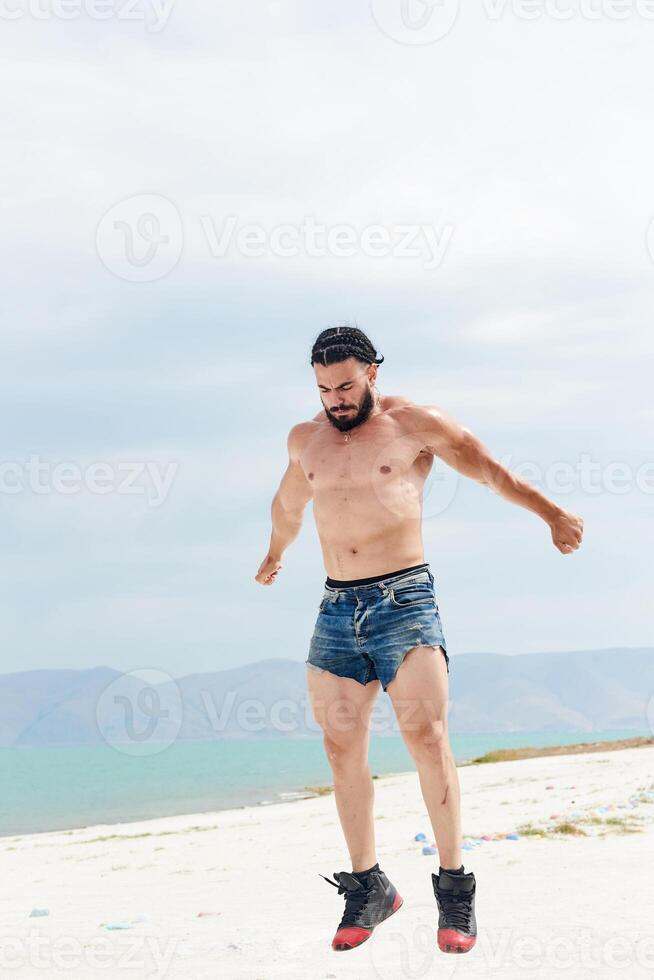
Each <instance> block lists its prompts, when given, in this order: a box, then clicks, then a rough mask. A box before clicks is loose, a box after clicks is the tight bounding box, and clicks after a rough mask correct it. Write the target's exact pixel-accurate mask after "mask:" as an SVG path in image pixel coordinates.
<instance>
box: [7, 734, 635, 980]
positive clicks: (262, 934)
mask: <svg viewBox="0 0 654 980" xmlns="http://www.w3.org/2000/svg"><path fill="white" fill-rule="evenodd" d="M81 778H83V777H82V776H81ZM459 778H460V781H461V789H462V805H463V832H464V838H466V839H467V838H472V837H473V836H476V837H481V835H487V836H492V835H493V834H494V833H500V832H504V833H506V832H511V831H513V830H514V829H516V828H517V827H519V826H520V825H523V824H525V823H526V822H531V823H532V824H533V826H534V827H541V828H544V829H545V828H548V827H550V828H551V827H553V826H555V825H558V824H559V823H561V822H562V821H563V820H564V818H566V817H573V822H575V823H576V824H577V826H578V827H579V828H581V829H583V830H585V832H586V835H587V836H577V835H571V834H565V833H563V834H561V833H554V832H553V831H551V830H550V831H549V832H547V833H546V835H545V836H544V837H538V836H525V835H520V837H519V839H518V840H506V839H496V840H488V841H483V842H482V843H478V844H474V843H470V844H469V846H471V848H472V849H471V850H464V852H463V857H464V864H465V868H466V871H469V870H472V871H474V872H475V876H476V880H477V901H476V913H477V920H478V927H479V935H478V940H477V945H476V946H475V948H474V949H473V950H472V951H471V952H469V953H467V954H465V955H463V956H454V955H449V956H448V955H446V954H443V953H441V952H440V951H439V950H438V948H437V946H436V922H437V908H436V902H435V899H434V897H433V893H432V888H431V881H430V872H431V871H437V870H438V858H437V856H423V854H422V853H421V847H422V845H421V844H419V843H416V842H415V840H414V836H415V835H416V833H418V832H424V833H425V834H426V835H427V837H428V842H429V843H431V841H432V839H433V838H432V836H431V833H430V830H429V825H428V822H427V818H426V812H425V808H424V804H423V802H422V799H421V796H420V790H419V786H418V780H417V775H416V774H414V773H405V774H400V775H393V776H387V777H382V778H380V779H378V780H376V781H375V791H376V814H377V845H378V858H379V862H380V865H381V867H382V868H383V869H384V870H385V871H386V873H387V874H388V875H389V877H390V878H391V880H392V881H393V882H394V884H395V885H396V886H397V888H398V890H399V891H400V893H401V895H402V896H403V898H404V905H403V907H402V908H401V909H400V910H399V911H398V912H397V913H396V915H394V916H393V917H392V918H391V919H390V920H388V921H387V922H385V923H383V924H382V925H381V926H379V928H378V929H377V930H376V932H375V933H374V935H373V937H372V938H371V939H370V940H369V941H368V942H367V943H364V944H363V945H362V946H361V947H360V948H359V949H357V950H352V951H349V952H346V953H335V952H332V950H331V948H330V942H331V938H332V935H333V932H334V930H335V928H336V926H337V924H338V921H339V918H340V915H341V913H342V908H343V898H342V897H341V896H339V895H338V894H337V892H336V889H335V888H332V887H331V886H330V885H328V884H327V883H326V882H324V881H323V880H322V878H320V877H319V873H322V874H324V875H327V876H330V877H331V875H332V873H333V872H334V871H340V870H349V868H350V865H349V862H348V860H347V854H346V851H345V847H344V843H343V840H342V836H341V831H340V827H339V825H338V820H337V816H336V809H335V802H334V797H333V795H331V794H330V795H328V796H322V797H318V798H314V799H307V800H299V801H295V802H288V803H281V804H275V805H272V806H264V807H248V808H243V809H238V810H229V811H223V812H218V813H204V814H196V815H190V816H183V817H166V818H162V819H158V820H148V821H144V822H139V823H129V824H119V825H111V826H106V825H102V826H96V827H88V828H85V829H83V830H76V831H68V832H56V833H44V834H32V835H25V836H20V837H10V838H3V839H1V840H0V879H1V881H2V889H1V891H0V903H1V905H0V913H1V917H0V921H1V922H2V927H1V929H0V976H2V977H3V978H4V977H21V978H22V977H41V978H47V980H51V978H55V977H64V976H65V977H74V978H75V980H78V978H79V980H91V978H94V977H104V978H105V980H106V978H114V977H116V978H121V977H138V978H139V980H141V978H144V977H156V978H157V980H161V978H164V977H165V978H167V980H182V978H183V980H204V978H206V980H218V978H220V980H222V978H226V980H272V978H282V977H283V978H295V977H297V978H302V980H322V978H328V977H335V978H339V980H340V978H356V980H361V978H369V977H370V978H380V980H404V978H407V980H409V978H411V980H415V978H422V977H439V978H442V977H446V978H449V977H451V976H454V975H457V976H464V975H465V976H466V977H473V978H477V977H479V978H482V977H483V978H487V977H498V978H499V977H501V978H502V980H514V978H527V977H528V978H533V980H541V978H543V980H545V978H547V980H551V978H553V977H557V978H564V980H568V978H570V980H578V978H586V977H591V976H592V977H596V978H606V980H609V978H610V980H615V978H616V977H622V976H628V977H629V980H641V978H643V980H645V978H651V977H653V976H654V888H653V887H652V868H653V867H654V793H653V791H654V753H653V751H652V749H651V748H634V749H624V750H619V751H606V752H599V753H594V754H590V753H585V754H578V755H564V756H556V757H553V756H549V757H543V758H533V759H521V760H517V761H509V762H497V763H490V764H484V765H477V766H464V767H460V768H459ZM548 787H553V788H548ZM602 805H608V806H611V807H612V808H610V809H608V810H606V811H604V812H599V807H600V806H602ZM555 814H556V815H558V816H557V817H555V818H554V819H552V817H553V816H554V815H555ZM593 818H594V820H595V821H601V822H594V823H591V822H585V821H590V820H591V819H593ZM607 820H610V821H612V822H610V823H606V821H607ZM616 820H617V821H626V824H624V823H620V822H615V821H616ZM34 908H37V909H39V908H40V909H48V910H49V915H48V916H41V917H30V912H31V911H32V909H34ZM199 913H212V914H208V915H206V914H205V915H202V916H200V915H199ZM138 919H141V921H133V920H138ZM130 922H131V925H130V928H129V929H113V930H110V929H107V927H106V926H107V924H120V923H128V924H129V923H130Z"/></svg>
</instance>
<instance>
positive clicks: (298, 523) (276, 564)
mask: <svg viewBox="0 0 654 980" xmlns="http://www.w3.org/2000/svg"><path fill="white" fill-rule="evenodd" d="M305 426H306V423H303V422H301V423H300V424H299V425H294V426H293V428H292V429H291V431H290V432H289V434H288V440H287V445H288V466H287V467H286V472H285V473H284V476H283V477H282V481H281V483H280V485H279V489H278V490H277V493H276V494H275V496H274V497H273V502H272V506H271V509H270V513H271V518H272V533H271V535H270V546H269V549H268V554H267V555H266V557H265V558H264V560H263V562H262V563H261V565H260V567H259V570H258V571H257V574H256V575H255V579H256V581H257V582H259V583H261V585H272V584H273V582H274V581H275V579H276V577H277V573H278V572H279V570H280V568H281V567H282V561H281V559H282V555H283V554H284V552H285V551H286V549H287V548H288V546H289V545H290V544H291V543H292V542H293V541H294V540H295V539H296V537H297V536H298V534H299V533H300V528H301V527H302V517H303V515H304V508H305V507H306V505H307V504H308V502H309V500H310V499H311V497H312V496H313V489H312V487H311V484H310V483H309V481H308V480H307V478H306V476H305V475H304V470H303V469H302V467H301V465H300V451H301V448H302V445H303V441H304V440H303V435H304V433H305V432H306V428H305Z"/></svg>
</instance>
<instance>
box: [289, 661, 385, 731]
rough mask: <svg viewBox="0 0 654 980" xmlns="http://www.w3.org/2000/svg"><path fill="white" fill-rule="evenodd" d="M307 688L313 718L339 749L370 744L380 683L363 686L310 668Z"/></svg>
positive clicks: (374, 682)
mask: <svg viewBox="0 0 654 980" xmlns="http://www.w3.org/2000/svg"><path fill="white" fill-rule="evenodd" d="M307 686H308V691H309V701H310V703H311V709H312V711H313V715H314V718H315V719H316V722H317V724H318V725H319V726H320V727H321V728H322V730H323V732H324V734H325V735H326V736H327V737H328V738H330V739H331V740H332V741H334V742H337V743H338V744H340V745H348V744H350V743H351V742H352V741H357V740H359V741H360V740H361V739H364V740H366V741H367V737H368V732H369V727H370V716H371V714H372V710H373V707H374V704H375V700H376V698H377V695H378V694H379V690H380V686H381V685H380V682H379V681H378V680H372V681H370V682H369V683H368V684H360V683H359V681H356V680H353V679H352V678H351V677H339V676H338V675H336V674H331V673H330V672H329V671H326V670H325V671H315V670H312V669H311V668H310V667H308V669H307Z"/></svg>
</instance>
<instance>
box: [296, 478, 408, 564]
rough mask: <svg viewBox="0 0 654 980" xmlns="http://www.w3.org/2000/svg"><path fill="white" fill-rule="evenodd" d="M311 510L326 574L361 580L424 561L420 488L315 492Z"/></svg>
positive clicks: (350, 489)
mask: <svg viewBox="0 0 654 980" xmlns="http://www.w3.org/2000/svg"><path fill="white" fill-rule="evenodd" d="M400 479H401V478H399V479H398V482H400ZM407 482H408V481H407ZM423 482H424V481H423ZM313 513H314V519H315V522H316V528H317V531H318V536H319V539H320V544H321V547H322V554H323V561H324V564H325V568H326V570H327V574H328V575H329V577H330V578H334V579H342V580H350V579H357V578H367V577H368V576H372V575H383V574H386V573H391V572H394V571H397V570H398V569H400V568H408V567H410V566H411V565H419V564H420V563H421V562H423V561H424V548H423V543H422V528H421V519H422V487H421V486H420V487H416V486H415V485H414V484H413V483H409V484H408V486H407V485H403V486H399V487H392V486H388V485H387V486H385V487H384V491H383V493H382V492H380V491H379V489H378V488H377V491H376V492H375V490H374V489H373V488H372V487H368V488H367V489H366V490H356V489H353V488H351V487H350V488H348V489H343V490H339V491H338V492H334V491H332V492H326V493H320V492H317V493H316V494H314V501H313Z"/></svg>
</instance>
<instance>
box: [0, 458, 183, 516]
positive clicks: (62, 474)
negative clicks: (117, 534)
mask: <svg viewBox="0 0 654 980" xmlns="http://www.w3.org/2000/svg"><path fill="white" fill-rule="evenodd" d="M178 470H179V464H178V463H171V462H169V463H166V464H165V465H163V464H160V463H157V462H155V461H154V460H139V461H134V462H127V461H124V462H118V463H108V462H97V461H95V462H91V463H88V464H87V465H86V466H80V464H79V463H75V462H71V461H61V462H58V463H53V462H52V461H50V460H47V459H43V458H42V457H41V456H40V455H39V454H38V453H32V454H31V455H30V456H29V457H28V458H27V459H26V460H0V495H2V494H4V495H6V496H12V497H13V496H16V495H17V494H21V493H33V494H35V495H36V496H40V497H42V496H49V495H51V494H62V495H64V496H71V495H74V494H79V493H82V492H84V491H86V492H87V493H91V494H96V495H100V496H106V495H107V494H118V495H132V496H141V497H145V498H146V502H147V505H148V507H161V505H162V504H164V503H165V502H166V500H167V498H168V495H169V493H170V490H171V488H172V485H173V481H174V479H175V477H176V476H177V472H178Z"/></svg>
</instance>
